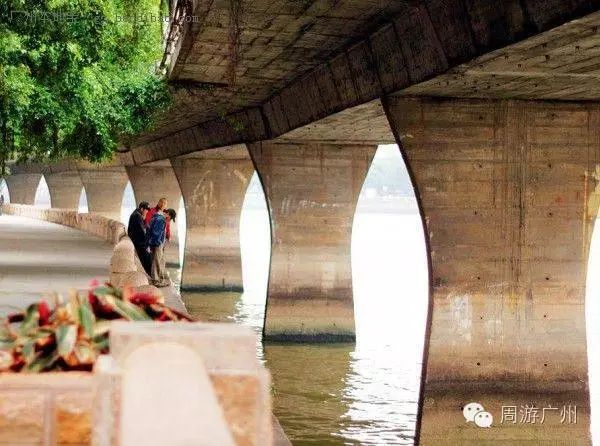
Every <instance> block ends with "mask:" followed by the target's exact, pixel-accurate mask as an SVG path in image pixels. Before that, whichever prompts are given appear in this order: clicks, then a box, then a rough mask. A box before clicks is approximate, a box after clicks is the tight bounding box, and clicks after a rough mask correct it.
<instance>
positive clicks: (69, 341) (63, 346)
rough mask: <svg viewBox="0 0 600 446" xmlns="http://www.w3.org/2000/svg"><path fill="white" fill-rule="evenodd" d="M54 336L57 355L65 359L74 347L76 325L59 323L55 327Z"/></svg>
mask: <svg viewBox="0 0 600 446" xmlns="http://www.w3.org/2000/svg"><path fill="white" fill-rule="evenodd" d="M55 336H56V345H57V347H58V348H57V351H58V355H59V356H61V357H62V358H65V359H66V358H67V357H69V355H70V354H71V353H72V352H73V349H74V348H75V342H76V341H77V326H76V325H60V326H58V328H57V329H56V334H55Z"/></svg>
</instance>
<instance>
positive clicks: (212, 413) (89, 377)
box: [0, 322, 273, 446]
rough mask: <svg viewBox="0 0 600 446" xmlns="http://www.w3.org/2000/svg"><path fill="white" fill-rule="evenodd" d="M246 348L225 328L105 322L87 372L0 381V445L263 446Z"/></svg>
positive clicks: (261, 390)
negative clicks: (108, 350)
mask: <svg viewBox="0 0 600 446" xmlns="http://www.w3.org/2000/svg"><path fill="white" fill-rule="evenodd" d="M255 341H256V335H255V334H254V333H253V332H252V331H251V330H250V329H247V328H245V327H239V326H234V325H230V324H203V323H193V324H192V323H190V324H184V323H173V324H170V323H131V322H115V323H114V327H113V329H112V332H111V343H112V345H113V346H114V348H113V354H112V355H107V356H103V357H101V359H100V360H99V361H98V363H97V365H96V368H95V370H94V372H92V373H84V372H64V373H44V374H31V375H29V374H4V375H0V395H1V397H0V446H8V445H11V446H15V445H60V446H63V445H64V446H66V445H79V446H82V445H95V446H108V445H110V446H114V445H119V446H127V445H138V444H144V445H145V446H152V445H157V446H158V445H164V444H173V445H175V444H178V445H184V444H194V445H214V444H219V445H222V446H227V445H229V444H231V445H238V446H242V445H243V446H269V445H271V444H273V422H272V413H271V396H270V376H269V373H268V372H267V370H266V369H265V368H264V367H263V366H262V365H261V364H260V363H259V361H258V360H257V358H256V355H255ZM140 433H145V434H144V435H145V437H147V438H144V442H143V443H140V442H139V439H140ZM165 439H168V440H165ZM165 441H167V443H165ZM215 441H216V442H215Z"/></svg>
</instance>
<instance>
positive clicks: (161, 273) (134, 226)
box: [127, 198, 177, 287]
mask: <svg viewBox="0 0 600 446" xmlns="http://www.w3.org/2000/svg"><path fill="white" fill-rule="evenodd" d="M176 217H177V213H176V212H175V210H173V209H167V199H166V198H161V199H160V200H158V203H157V205H156V206H155V207H153V208H151V207H150V204H149V203H148V202H147V201H142V202H141V203H140V204H139V206H138V207H137V209H136V210H135V211H133V213H132V214H131V216H130V217H129V225H128V227H127V234H128V235H129V238H130V239H131V241H132V242H133V245H134V246H135V250H136V252H137V255H138V257H139V259H140V262H141V263H142V266H143V267H144V269H145V270H146V273H148V275H149V276H150V278H151V280H152V284H153V285H154V286H157V287H165V286H169V285H171V279H170V277H169V273H168V272H167V267H166V261H165V243H167V242H169V241H170V240H171V222H175V218H176Z"/></svg>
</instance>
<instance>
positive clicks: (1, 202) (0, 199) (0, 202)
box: [0, 194, 4, 215]
mask: <svg viewBox="0 0 600 446" xmlns="http://www.w3.org/2000/svg"><path fill="white" fill-rule="evenodd" d="M2 206H4V194H0V215H2Z"/></svg>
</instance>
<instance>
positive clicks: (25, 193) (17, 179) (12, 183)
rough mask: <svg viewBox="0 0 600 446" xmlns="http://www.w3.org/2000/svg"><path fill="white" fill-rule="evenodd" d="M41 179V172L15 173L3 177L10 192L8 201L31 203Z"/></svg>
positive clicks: (33, 200)
mask: <svg viewBox="0 0 600 446" xmlns="http://www.w3.org/2000/svg"><path fill="white" fill-rule="evenodd" d="M41 179H42V174H40V173H17V174H14V175H8V176H6V177H4V180H5V181H6V186H7V187H8V193H9V194H10V202H11V203H17V204H29V205H33V204H34V203H35V193H36V192H37V188H38V186H39V184H40V180H41ZM5 198H6V197H5Z"/></svg>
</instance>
